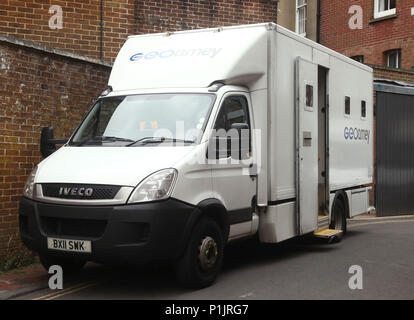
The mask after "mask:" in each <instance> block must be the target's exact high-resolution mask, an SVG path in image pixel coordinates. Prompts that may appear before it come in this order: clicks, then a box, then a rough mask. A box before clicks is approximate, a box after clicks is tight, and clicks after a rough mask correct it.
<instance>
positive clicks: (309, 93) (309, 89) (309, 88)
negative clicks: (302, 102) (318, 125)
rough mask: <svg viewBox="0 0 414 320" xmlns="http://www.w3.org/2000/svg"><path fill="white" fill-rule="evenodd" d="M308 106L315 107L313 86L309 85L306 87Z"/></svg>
mask: <svg viewBox="0 0 414 320" xmlns="http://www.w3.org/2000/svg"><path fill="white" fill-rule="evenodd" d="M306 106H307V107H310V108H312V107H313V86H311V85H309V84H307V85H306Z"/></svg>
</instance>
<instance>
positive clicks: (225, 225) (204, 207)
mask: <svg viewBox="0 0 414 320" xmlns="http://www.w3.org/2000/svg"><path fill="white" fill-rule="evenodd" d="M204 216H208V217H210V218H212V219H213V220H214V221H215V222H217V224H218V225H219V227H220V229H221V230H222V231H223V239H224V243H227V239H228V236H229V232H230V225H229V218H228V213H227V209H226V207H225V206H224V204H223V203H222V202H221V201H220V200H218V199H215V198H209V199H205V200H203V201H201V202H200V203H198V204H197V205H196V206H195V210H194V212H193V214H191V216H190V219H189V220H188V222H187V225H186V228H185V230H184V234H183V237H182V242H181V245H180V247H179V251H178V256H180V255H181V254H182V253H183V252H184V250H185V248H186V246H187V244H188V241H189V239H190V237H191V234H192V232H193V230H194V227H195V225H196V224H197V222H198V221H199V220H200V219H201V218H202V217H204Z"/></svg>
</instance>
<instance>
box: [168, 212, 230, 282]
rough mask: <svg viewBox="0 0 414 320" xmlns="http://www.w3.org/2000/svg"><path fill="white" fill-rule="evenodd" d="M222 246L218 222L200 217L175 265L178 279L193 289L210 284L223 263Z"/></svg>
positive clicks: (221, 235) (221, 234) (221, 233)
mask: <svg viewBox="0 0 414 320" xmlns="http://www.w3.org/2000/svg"><path fill="white" fill-rule="evenodd" d="M223 247H224V240H223V232H222V230H221V229H220V227H219V226H218V224H217V223H216V222H215V221H214V220H212V219H211V218H209V217H202V218H201V220H200V221H199V222H198V223H197V224H196V226H195V228H194V230H193V232H192V234H191V238H190V241H189V243H188V245H187V248H186V249H185V252H184V254H183V256H182V257H181V258H180V259H179V260H178V261H177V263H176V265H175V271H176V275H177V279H178V281H179V282H180V283H181V284H182V285H184V286H186V287H190V288H193V289H199V288H204V287H207V286H209V285H211V284H212V283H213V282H214V281H215V280H216V278H217V275H218V273H219V272H220V269H221V266H222V263H223Z"/></svg>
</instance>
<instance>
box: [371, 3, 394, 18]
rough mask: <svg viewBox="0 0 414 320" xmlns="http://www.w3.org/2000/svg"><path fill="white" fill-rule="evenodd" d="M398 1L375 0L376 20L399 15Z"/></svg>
mask: <svg viewBox="0 0 414 320" xmlns="http://www.w3.org/2000/svg"><path fill="white" fill-rule="evenodd" d="M396 2H397V0H374V18H375V19H377V18H382V17H386V16H389V15H393V14H396V13H397V9H396Z"/></svg>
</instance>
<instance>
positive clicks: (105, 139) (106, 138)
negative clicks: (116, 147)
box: [77, 136, 134, 147]
mask: <svg viewBox="0 0 414 320" xmlns="http://www.w3.org/2000/svg"><path fill="white" fill-rule="evenodd" d="M94 141H96V142H116V141H124V142H131V141H132V142H133V141H134V140H132V139H126V138H121V137H111V136H95V137H93V138H90V139H86V140H84V141H82V142H79V144H77V146H78V147H79V146H83V145H85V144H86V143H88V142H94Z"/></svg>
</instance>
